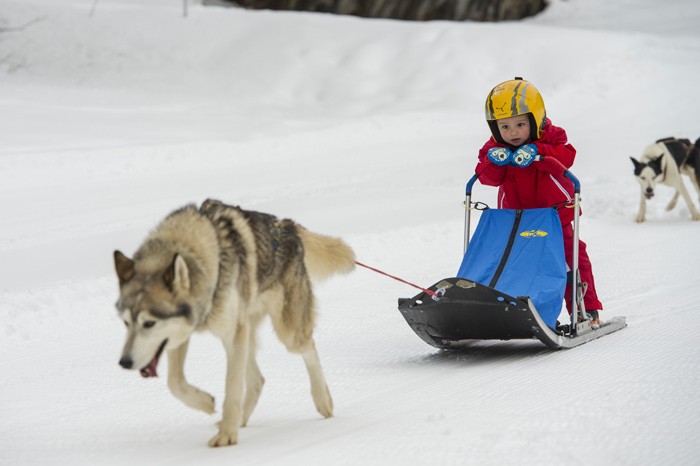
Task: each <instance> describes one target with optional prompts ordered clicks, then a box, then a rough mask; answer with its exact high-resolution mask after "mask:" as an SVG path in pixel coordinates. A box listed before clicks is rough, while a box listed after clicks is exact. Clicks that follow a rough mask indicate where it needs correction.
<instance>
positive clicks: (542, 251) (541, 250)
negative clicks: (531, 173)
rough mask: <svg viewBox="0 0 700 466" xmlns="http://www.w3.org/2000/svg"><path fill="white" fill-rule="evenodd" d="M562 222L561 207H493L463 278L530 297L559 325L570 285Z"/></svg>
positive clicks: (481, 226)
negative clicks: (515, 208) (565, 293)
mask: <svg viewBox="0 0 700 466" xmlns="http://www.w3.org/2000/svg"><path fill="white" fill-rule="evenodd" d="M566 269H567V267H566V261H565V259H564V239H563V235H562V229H561V223H560V221H559V216H558V215H557V212H556V210H555V209H552V208H543V209H527V210H511V209H487V210H485V211H483V212H482V214H481V219H480V220H479V224H478V225H477V227H476V230H475V231H474V235H473V237H472V239H471V241H470V243H469V247H468V249H467V252H466V254H465V255H464V259H463V260H462V265H461V266H460V267H459V272H457V277H460V278H465V279H468V280H471V281H473V282H477V283H480V284H482V285H485V286H488V287H490V288H493V289H496V290H498V291H500V292H501V293H505V294H507V295H510V296H512V297H515V298H517V297H521V296H527V297H529V298H530V299H531V300H532V302H533V304H534V305H535V308H536V309H537V313H538V314H539V315H540V317H541V318H542V320H543V321H544V322H545V323H546V324H547V325H548V326H549V327H551V328H555V327H556V321H557V317H559V313H560V312H561V309H562V302H563V299H564V290H565V287H566Z"/></svg>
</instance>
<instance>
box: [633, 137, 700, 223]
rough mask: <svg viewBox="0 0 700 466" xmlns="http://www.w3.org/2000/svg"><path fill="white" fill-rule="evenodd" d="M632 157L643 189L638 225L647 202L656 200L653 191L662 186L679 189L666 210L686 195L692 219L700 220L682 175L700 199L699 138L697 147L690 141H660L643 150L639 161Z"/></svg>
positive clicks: (635, 171) (642, 217)
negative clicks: (686, 178) (652, 199)
mask: <svg viewBox="0 0 700 466" xmlns="http://www.w3.org/2000/svg"><path fill="white" fill-rule="evenodd" d="M630 158H631V159H632V163H633V164H634V175H635V176H636V177H637V181H638V182H639V184H640V186H641V190H642V191H641V197H640V201H639V211H638V212H637V217H636V221H637V222H638V223H641V222H643V221H644V220H645V217H646V211H647V200H649V199H651V198H652V197H654V191H655V189H656V186H657V184H659V183H660V184H665V185H667V186H670V187H672V188H673V189H675V190H676V193H675V194H674V195H673V198H672V199H671V202H669V204H668V205H667V206H666V210H671V209H673V208H674V207H675V206H676V203H677V202H678V197H679V196H683V200H684V201H685V203H686V205H687V206H688V210H689V211H690V215H691V217H692V219H693V220H700V213H698V210H697V209H696V208H695V204H694V203H693V200H692V199H691V198H690V195H689V194H688V191H687V190H686V189H685V184H684V183H683V178H682V177H681V175H686V176H687V177H688V178H690V181H691V183H692V185H693V186H694V187H695V191H696V192H697V194H698V196H699V197H700V185H699V184H698V181H699V180H700V139H698V140H697V141H695V144H691V143H690V141H689V140H688V139H676V138H665V139H659V140H658V141H656V142H655V143H654V144H651V145H649V146H648V147H647V148H646V149H644V152H643V153H642V156H641V157H640V159H639V160H636V159H634V158H633V157H630Z"/></svg>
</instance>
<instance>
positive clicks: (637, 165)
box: [630, 157, 644, 174]
mask: <svg viewBox="0 0 700 466" xmlns="http://www.w3.org/2000/svg"><path fill="white" fill-rule="evenodd" d="M630 160H631V161H632V163H633V164H634V173H635V174H638V173H639V172H640V171H641V170H642V168H643V167H644V164H643V163H642V162H640V161H638V160H637V159H635V158H634V157H630Z"/></svg>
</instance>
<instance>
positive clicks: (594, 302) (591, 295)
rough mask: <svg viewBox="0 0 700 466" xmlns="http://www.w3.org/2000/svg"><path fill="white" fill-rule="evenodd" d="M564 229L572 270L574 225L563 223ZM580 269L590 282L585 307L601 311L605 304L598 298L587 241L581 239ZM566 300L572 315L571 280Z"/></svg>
mask: <svg viewBox="0 0 700 466" xmlns="http://www.w3.org/2000/svg"><path fill="white" fill-rule="evenodd" d="M562 231H563V233H564V257H565V258H566V265H568V266H569V270H571V258H572V255H573V254H572V253H573V251H572V248H573V241H574V227H573V226H572V225H571V224H570V223H569V224H567V225H562ZM578 270H579V273H580V274H581V281H582V282H584V283H587V284H588V288H587V290H586V294H585V295H583V307H584V309H585V310H587V311H600V310H601V309H603V304H601V302H600V301H599V300H598V293H597V292H596V290H595V280H594V278H593V266H592V265H591V260H590V259H589V258H588V253H587V252H586V243H584V242H583V241H581V240H580V239H579V241H578ZM564 301H566V309H567V311H569V315H571V282H570V281H567V283H566V292H565V294H564Z"/></svg>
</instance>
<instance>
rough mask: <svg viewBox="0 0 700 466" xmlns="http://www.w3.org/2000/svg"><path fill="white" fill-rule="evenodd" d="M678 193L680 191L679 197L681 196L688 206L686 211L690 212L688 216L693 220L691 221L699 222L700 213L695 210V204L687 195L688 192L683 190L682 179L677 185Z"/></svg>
mask: <svg viewBox="0 0 700 466" xmlns="http://www.w3.org/2000/svg"><path fill="white" fill-rule="evenodd" d="M678 191H680V193H681V195H682V196H683V200H684V201H685V203H686V204H687V205H688V210H689V211H690V216H691V217H692V218H693V220H700V212H698V210H697V209H696V208H695V204H694V203H693V200H692V199H691V198H690V194H688V191H687V190H686V189H685V184H684V183H683V180H682V179H681V180H680V183H679V184H678Z"/></svg>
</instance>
